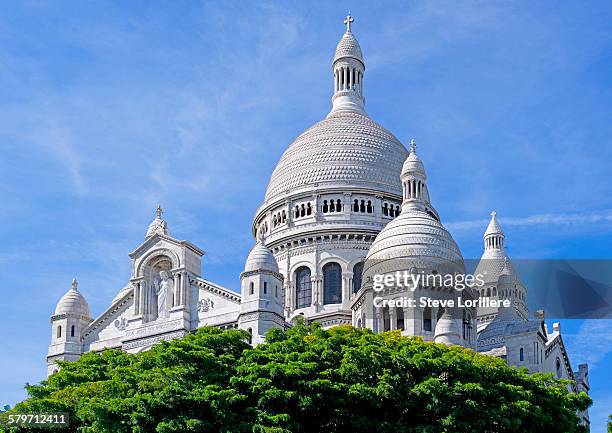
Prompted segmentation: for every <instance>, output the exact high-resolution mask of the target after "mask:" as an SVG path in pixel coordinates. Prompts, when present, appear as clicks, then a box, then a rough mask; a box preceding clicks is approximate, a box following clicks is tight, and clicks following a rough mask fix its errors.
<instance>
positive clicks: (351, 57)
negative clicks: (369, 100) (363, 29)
mask: <svg viewBox="0 0 612 433" xmlns="http://www.w3.org/2000/svg"><path fill="white" fill-rule="evenodd" d="M354 21H355V20H354V19H353V17H352V16H351V14H350V12H349V14H348V15H347V17H346V19H345V20H344V24H346V32H345V33H344V35H342V38H341V39H340V42H338V45H337V46H336V52H335V54H334V60H333V62H332V69H333V72H334V96H333V97H332V102H333V109H332V113H334V112H336V111H353V112H357V113H359V114H363V115H365V108H364V106H365V98H364V97H363V76H364V72H365V62H364V60H363V54H362V52H361V47H360V46H359V42H358V41H357V38H355V35H353V32H352V30H351V24H352V23H353V22H354Z"/></svg>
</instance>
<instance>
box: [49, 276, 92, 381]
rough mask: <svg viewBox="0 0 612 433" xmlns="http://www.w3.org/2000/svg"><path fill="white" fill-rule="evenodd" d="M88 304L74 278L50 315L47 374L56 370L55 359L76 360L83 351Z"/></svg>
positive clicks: (88, 321) (88, 319)
mask: <svg viewBox="0 0 612 433" xmlns="http://www.w3.org/2000/svg"><path fill="white" fill-rule="evenodd" d="M91 321H92V319H91V314H90V313H89V305H87V301H86V300H85V297H84V296H83V295H82V294H81V292H80V291H79V288H78V283H77V280H76V278H75V279H73V280H72V286H71V287H70V289H69V290H68V291H67V292H66V294H65V295H64V296H62V298H61V299H60V300H59V302H58V303H57V306H56V307H55V313H54V314H53V316H51V344H50V345H49V352H48V354H47V374H48V375H51V374H53V373H55V372H56V371H57V370H58V366H57V363H56V361H58V360H62V361H76V360H77V359H79V357H80V356H81V354H82V353H83V343H82V335H83V330H84V329H85V328H86V327H87V325H89V324H90V323H91Z"/></svg>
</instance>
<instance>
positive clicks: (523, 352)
mask: <svg viewBox="0 0 612 433" xmlns="http://www.w3.org/2000/svg"><path fill="white" fill-rule="evenodd" d="M524 360H525V351H524V350H523V348H522V347H521V350H519V361H521V362H523V361H524Z"/></svg>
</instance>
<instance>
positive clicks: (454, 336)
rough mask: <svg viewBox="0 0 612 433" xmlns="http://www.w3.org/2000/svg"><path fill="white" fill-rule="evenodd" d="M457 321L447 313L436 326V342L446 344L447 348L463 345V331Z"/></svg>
mask: <svg viewBox="0 0 612 433" xmlns="http://www.w3.org/2000/svg"><path fill="white" fill-rule="evenodd" d="M460 329H461V328H460V326H459V323H458V320H457V319H453V317H452V316H451V315H450V314H449V313H448V312H447V311H445V312H444V314H442V317H440V320H438V323H437V324H436V332H435V335H434V342H435V343H439V344H446V345H447V346H457V345H459V344H461V331H460Z"/></svg>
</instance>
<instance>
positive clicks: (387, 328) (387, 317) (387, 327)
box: [383, 305, 391, 331]
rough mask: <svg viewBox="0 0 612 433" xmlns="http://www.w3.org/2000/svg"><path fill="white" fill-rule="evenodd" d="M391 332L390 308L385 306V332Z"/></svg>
mask: <svg viewBox="0 0 612 433" xmlns="http://www.w3.org/2000/svg"><path fill="white" fill-rule="evenodd" d="M390 330H391V315H390V314H389V307H388V306H387V305H385V306H384V307H383V331H390Z"/></svg>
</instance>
